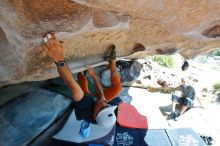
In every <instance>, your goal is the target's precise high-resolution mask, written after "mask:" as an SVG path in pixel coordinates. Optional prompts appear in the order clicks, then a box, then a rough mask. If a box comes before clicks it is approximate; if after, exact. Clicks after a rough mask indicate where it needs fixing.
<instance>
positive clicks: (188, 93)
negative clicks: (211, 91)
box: [170, 78, 195, 120]
mask: <svg viewBox="0 0 220 146" xmlns="http://www.w3.org/2000/svg"><path fill="white" fill-rule="evenodd" d="M177 89H179V90H180V91H181V96H180V97H178V96H177V95H175V94H172V99H171V100H172V112H171V115H170V119H174V120H177V119H176V118H177V117H179V116H180V115H182V114H183V113H184V112H185V111H186V110H187V109H188V108H191V107H193V105H194V99H195V89H194V88H193V87H192V86H190V85H188V81H187V80H186V79H185V78H182V79H181V85H180V86H179V87H178V88H177ZM177 103H179V104H180V105H181V106H182V107H181V109H180V112H179V113H177V112H175V109H176V105H177Z"/></svg>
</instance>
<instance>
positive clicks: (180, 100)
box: [171, 94, 194, 108]
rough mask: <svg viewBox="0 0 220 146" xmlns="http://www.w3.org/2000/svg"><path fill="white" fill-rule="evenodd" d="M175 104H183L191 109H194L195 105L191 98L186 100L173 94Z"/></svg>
mask: <svg viewBox="0 0 220 146" xmlns="http://www.w3.org/2000/svg"><path fill="white" fill-rule="evenodd" d="M171 100H172V101H173V102H177V103H179V104H183V105H185V106H187V107H189V108H192V107H193V105H194V101H193V100H192V99H191V98H184V97H178V96H176V95H174V94H172V99H171Z"/></svg>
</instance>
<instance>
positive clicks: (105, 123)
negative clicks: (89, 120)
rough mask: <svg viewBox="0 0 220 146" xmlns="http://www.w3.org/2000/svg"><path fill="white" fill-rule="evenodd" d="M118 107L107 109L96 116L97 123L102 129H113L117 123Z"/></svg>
mask: <svg viewBox="0 0 220 146" xmlns="http://www.w3.org/2000/svg"><path fill="white" fill-rule="evenodd" d="M116 108H117V106H110V107H106V108H104V109H103V110H101V111H100V112H99V113H98V115H97V116H96V122H97V124H98V126H101V127H105V128H107V127H112V126H113V125H114V124H115V122H116V116H115V112H114V111H115V109H116Z"/></svg>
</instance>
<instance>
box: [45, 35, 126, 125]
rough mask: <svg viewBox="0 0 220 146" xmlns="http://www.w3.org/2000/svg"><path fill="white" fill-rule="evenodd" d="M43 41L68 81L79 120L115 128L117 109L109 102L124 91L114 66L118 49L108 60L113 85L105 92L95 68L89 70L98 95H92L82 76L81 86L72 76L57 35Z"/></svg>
mask: <svg viewBox="0 0 220 146" xmlns="http://www.w3.org/2000/svg"><path fill="white" fill-rule="evenodd" d="M44 42H45V45H44V50H45V51H46V53H47V55H48V56H50V57H51V58H52V59H53V60H54V62H55V64H56V65H57V70H58V72H59V74H60V76H61V78H62V79H63V80H64V81H65V84H66V85H67V86H68V88H69V90H70V92H71V95H72V98H73V100H74V101H75V114H76V117H77V120H81V119H83V120H85V121H88V122H90V123H95V124H97V125H99V126H102V127H110V126H113V125H114V124H115V122H116V116H115V114H114V110H115V109H116V106H110V105H109V104H108V102H109V101H111V100H112V99H113V98H114V97H116V96H117V95H118V94H119V93H120V91H121V89H122V87H121V83H120V77H119V74H118V72H117V69H116V65H115V64H116V50H115V46H114V45H112V48H111V51H110V55H109V56H108V57H106V58H107V61H108V62H109V65H110V70H111V82H112V84H111V86H110V87H109V88H106V89H103V88H102V86H101V83H100V82H99V80H98V78H97V76H96V74H95V72H94V70H93V68H91V67H89V69H88V73H89V75H90V76H91V77H92V79H93V81H94V86H95V89H96V93H95V94H94V95H93V94H91V93H90V92H89V89H88V82H87V80H86V77H85V76H84V74H83V73H78V76H77V77H78V80H79V84H78V83H77V82H76V81H75V80H74V78H73V77H72V73H71V71H70V69H69V67H68V65H67V63H66V62H65V58H64V48H63V45H62V43H61V42H59V41H58V40H57V39H56V37H55V33H54V32H52V33H48V34H46V35H45V36H44Z"/></svg>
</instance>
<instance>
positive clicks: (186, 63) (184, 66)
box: [181, 60, 189, 71]
mask: <svg viewBox="0 0 220 146" xmlns="http://www.w3.org/2000/svg"><path fill="white" fill-rule="evenodd" d="M188 68H189V63H188V61H186V60H185V61H184V62H183V65H182V67H181V69H182V71H185V70H187V69H188Z"/></svg>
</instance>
